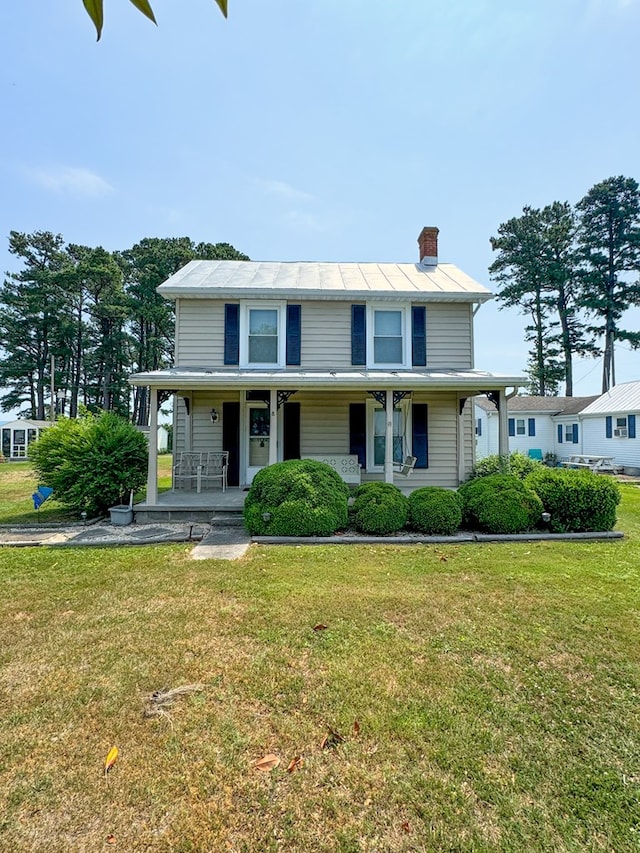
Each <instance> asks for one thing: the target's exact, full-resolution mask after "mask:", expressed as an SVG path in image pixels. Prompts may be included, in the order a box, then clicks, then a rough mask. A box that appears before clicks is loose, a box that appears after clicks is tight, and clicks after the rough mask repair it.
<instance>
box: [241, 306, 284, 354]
mask: <svg viewBox="0 0 640 853" xmlns="http://www.w3.org/2000/svg"><path fill="white" fill-rule="evenodd" d="M253 310H262V311H274V310H275V311H277V316H278V319H277V329H278V360H277V361H265V362H257V361H252V362H250V361H249V318H250V314H251V311H253ZM286 353H287V303H286V302H281V301H275V300H264V301H263V300H257V301H255V302H243V303H242V304H241V306H240V367H241V368H245V369H252V368H255V369H257V370H260V369H262V368H274V367H285V363H286V357H287V355H286Z"/></svg>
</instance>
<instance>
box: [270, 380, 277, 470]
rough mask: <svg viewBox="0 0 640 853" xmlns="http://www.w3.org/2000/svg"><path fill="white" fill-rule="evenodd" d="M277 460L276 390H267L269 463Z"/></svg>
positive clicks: (271, 463)
mask: <svg viewBox="0 0 640 853" xmlns="http://www.w3.org/2000/svg"><path fill="white" fill-rule="evenodd" d="M277 461H278V392H277V390H276V389H275V388H272V389H271V391H270V392H269V465H273V464H274V463H275V462H277Z"/></svg>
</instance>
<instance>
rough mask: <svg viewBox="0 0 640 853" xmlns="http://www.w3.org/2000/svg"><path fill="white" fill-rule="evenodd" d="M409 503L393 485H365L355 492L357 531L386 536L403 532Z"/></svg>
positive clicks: (354, 509)
mask: <svg viewBox="0 0 640 853" xmlns="http://www.w3.org/2000/svg"><path fill="white" fill-rule="evenodd" d="M408 515H409V501H408V500H407V498H406V496H405V495H403V494H402V492H401V491H400V489H399V488H398V487H397V486H394V485H393V483H380V482H375V483H363V484H362V485H361V486H358V488H357V489H356V491H355V501H354V504H353V521H354V524H355V526H356V529H357V530H360V531H361V532H362V533H372V534H378V535H381V536H385V535H387V534H389V533H395V531H396V530H402V528H403V527H404V526H405V524H406V523H407V518H408Z"/></svg>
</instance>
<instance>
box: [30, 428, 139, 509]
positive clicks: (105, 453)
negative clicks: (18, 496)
mask: <svg viewBox="0 0 640 853" xmlns="http://www.w3.org/2000/svg"><path fill="white" fill-rule="evenodd" d="M29 457H30V459H31V461H32V463H33V467H34V469H35V472H36V474H37V477H38V481H39V482H40V484H41V485H43V486H50V487H51V488H52V489H53V491H54V495H55V498H56V500H57V501H59V502H60V503H61V504H64V506H67V507H69V508H70V509H73V510H77V511H78V512H81V511H86V512H87V514H88V515H89V516H90V517H91V516H96V515H104V514H105V513H106V511H107V510H108V509H109V507H111V506H114V505H115V504H119V503H122V502H123V501H126V502H127V503H128V501H129V492H130V490H131V489H133V491H137V489H139V488H140V487H141V486H143V485H144V484H145V482H146V479H147V459H148V449H147V439H146V438H145V436H144V435H143V434H142V433H141V432H139V431H138V430H137V429H136V428H135V427H134V426H133V425H132V424H130V423H129V422H128V421H126V420H124V419H123V418H121V417H119V416H118V415H115V414H113V413H111V412H103V413H102V414H100V415H92V414H87V415H84V416H83V417H81V418H78V419H77V420H76V419H71V418H64V419H63V420H60V421H58V422H57V423H56V424H54V425H53V426H51V427H49V428H48V429H46V430H43V431H42V432H41V434H40V438H39V439H38V441H37V442H36V443H35V444H33V445H30V447H29Z"/></svg>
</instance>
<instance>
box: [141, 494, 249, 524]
mask: <svg viewBox="0 0 640 853" xmlns="http://www.w3.org/2000/svg"><path fill="white" fill-rule="evenodd" d="M246 496H247V492H245V491H244V489H239V488H236V487H233V488H230V489H227V490H226V491H225V492H223V491H222V490H221V489H208V490H204V489H203V491H201V492H200V494H198V493H197V492H196V491H195V489H176V491H175V492H172V491H168V492H160V494H159V495H158V503H157V504H156V505H154V506H151V505H150V504H148V503H147V502H146V501H141V502H140V503H137V504H134V507H133V514H134V518H135V520H136V522H138V523H141V524H144V523H145V522H148V521H204V522H206V521H211V519H212V517H213V516H214V515H217V514H220V513H222V514H226V513H228V514H230V515H241V514H242V510H243V508H244V499H245V498H246Z"/></svg>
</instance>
